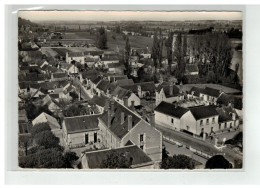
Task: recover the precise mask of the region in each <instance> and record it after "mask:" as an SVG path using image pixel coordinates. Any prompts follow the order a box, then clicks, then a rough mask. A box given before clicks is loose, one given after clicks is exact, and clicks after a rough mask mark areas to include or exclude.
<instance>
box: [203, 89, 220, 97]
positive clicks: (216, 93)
mask: <svg viewBox="0 0 260 188" xmlns="http://www.w3.org/2000/svg"><path fill="white" fill-rule="evenodd" d="M201 93H203V94H206V95H209V96H213V97H218V96H219V95H220V90H218V89H213V88H210V87H206V88H205V89H204V90H202V91H201Z"/></svg>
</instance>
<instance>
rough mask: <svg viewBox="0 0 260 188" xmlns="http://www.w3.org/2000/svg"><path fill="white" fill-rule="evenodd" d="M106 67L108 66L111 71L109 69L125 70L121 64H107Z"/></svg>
mask: <svg viewBox="0 0 260 188" xmlns="http://www.w3.org/2000/svg"><path fill="white" fill-rule="evenodd" d="M107 66H108V68H109V69H111V68H118V69H123V68H125V66H124V65H123V64H121V63H109V64H108V65H107Z"/></svg>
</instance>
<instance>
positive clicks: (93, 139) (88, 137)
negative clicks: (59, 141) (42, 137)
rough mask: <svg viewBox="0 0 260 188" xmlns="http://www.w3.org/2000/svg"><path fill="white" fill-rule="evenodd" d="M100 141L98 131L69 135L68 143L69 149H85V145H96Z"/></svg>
mask: <svg viewBox="0 0 260 188" xmlns="http://www.w3.org/2000/svg"><path fill="white" fill-rule="evenodd" d="M99 141H100V134H99V133H98V130H95V131H84V132H80V133H73V134H67V138H66V143H67V145H68V146H69V147H71V148H74V147H84V146H85V145H92V144H93V145H95V144H96V143H99Z"/></svg>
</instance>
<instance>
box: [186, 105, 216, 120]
mask: <svg viewBox="0 0 260 188" xmlns="http://www.w3.org/2000/svg"><path fill="white" fill-rule="evenodd" d="M216 108H217V107H216V106H214V105H209V106H196V107H191V108H189V109H190V111H191V113H192V114H193V116H194V118H195V119H196V120H199V119H203V118H208V117H212V116H217V115H218V112H217V110H216Z"/></svg>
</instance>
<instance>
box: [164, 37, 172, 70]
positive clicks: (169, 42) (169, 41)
mask: <svg viewBox="0 0 260 188" xmlns="http://www.w3.org/2000/svg"><path fill="white" fill-rule="evenodd" d="M172 43H173V33H172V32H170V33H169V34H168V39H167V40H166V42H165V46H166V49H167V59H168V66H169V72H171V64H172V63H173V59H172V58H173V56H172V55H173V54H172Z"/></svg>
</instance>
